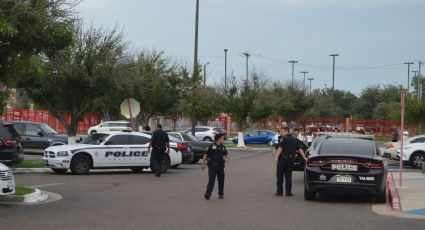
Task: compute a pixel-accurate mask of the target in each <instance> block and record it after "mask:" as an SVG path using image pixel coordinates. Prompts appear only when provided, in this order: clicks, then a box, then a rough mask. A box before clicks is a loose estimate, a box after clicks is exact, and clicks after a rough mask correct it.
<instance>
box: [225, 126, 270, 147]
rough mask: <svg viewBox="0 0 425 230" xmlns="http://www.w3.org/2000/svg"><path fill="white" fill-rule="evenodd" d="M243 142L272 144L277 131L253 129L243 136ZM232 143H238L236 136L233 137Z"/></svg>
mask: <svg viewBox="0 0 425 230" xmlns="http://www.w3.org/2000/svg"><path fill="white" fill-rule="evenodd" d="M243 137H244V138H243V139H244V141H245V144H262V145H268V146H273V145H274V144H275V143H276V142H277V138H278V135H277V133H275V132H273V131H270V130H254V131H251V132H249V133H246V134H244V136H243ZM233 143H234V144H237V143H238V137H235V138H233Z"/></svg>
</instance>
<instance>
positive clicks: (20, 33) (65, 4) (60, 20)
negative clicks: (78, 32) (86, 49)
mask: <svg viewBox="0 0 425 230" xmlns="http://www.w3.org/2000/svg"><path fill="white" fill-rule="evenodd" d="M70 6H71V7H70ZM72 6H73V4H72V2H69V1H66V0H28V1H16V0H2V1H0V79H1V81H3V82H5V81H6V77H9V80H12V82H13V80H15V79H14V78H15V77H16V72H15V71H16V70H19V69H20V68H22V66H25V65H28V64H29V62H31V61H32V60H31V58H32V57H33V56H34V55H41V56H43V57H52V56H53V55H55V54H56V53H57V52H58V51H60V50H62V49H64V48H66V47H67V46H69V45H70V44H71V43H72V41H73V19H72V17H71V13H72V12H73V10H72Z"/></svg>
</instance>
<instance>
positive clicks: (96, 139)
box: [81, 133, 109, 145]
mask: <svg viewBox="0 0 425 230" xmlns="http://www.w3.org/2000/svg"><path fill="white" fill-rule="evenodd" d="M108 136H109V134H103V133H94V134H91V135H89V136H88V137H87V139H85V140H84V141H83V142H81V143H82V144H88V145H100V144H101V143H102V142H104V141H105V139H106V138H107V137H108Z"/></svg>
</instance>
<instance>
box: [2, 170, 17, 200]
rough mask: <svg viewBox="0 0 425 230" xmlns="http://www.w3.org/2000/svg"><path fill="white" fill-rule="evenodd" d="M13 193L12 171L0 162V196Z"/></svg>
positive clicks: (13, 180)
mask: <svg viewBox="0 0 425 230" xmlns="http://www.w3.org/2000/svg"><path fill="white" fill-rule="evenodd" d="M14 193H15V179H14V178H13V173H12V171H11V170H10V169H9V168H8V167H7V166H6V165H4V164H1V163H0V196H6V195H11V194H14Z"/></svg>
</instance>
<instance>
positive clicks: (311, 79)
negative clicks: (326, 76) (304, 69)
mask: <svg viewBox="0 0 425 230" xmlns="http://www.w3.org/2000/svg"><path fill="white" fill-rule="evenodd" d="M307 80H309V81H310V94H311V83H312V81H313V80H314V78H308V79H307Z"/></svg>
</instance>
